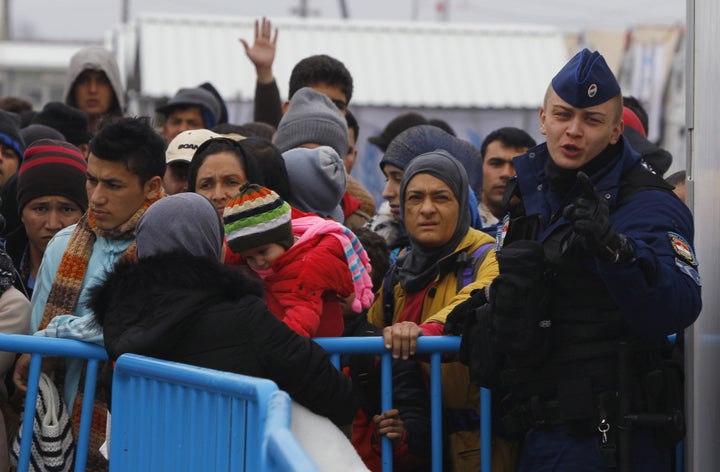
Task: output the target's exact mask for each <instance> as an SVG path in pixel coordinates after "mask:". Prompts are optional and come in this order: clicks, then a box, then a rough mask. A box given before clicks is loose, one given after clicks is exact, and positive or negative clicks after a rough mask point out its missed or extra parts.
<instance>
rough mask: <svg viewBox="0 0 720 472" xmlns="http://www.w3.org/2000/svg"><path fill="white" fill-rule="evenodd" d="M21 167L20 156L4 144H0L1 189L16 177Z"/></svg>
mask: <svg viewBox="0 0 720 472" xmlns="http://www.w3.org/2000/svg"><path fill="white" fill-rule="evenodd" d="M19 167H20V156H18V155H17V154H16V153H15V151H14V150H13V149H11V148H9V147H7V146H5V145H4V144H0V187H2V186H3V185H5V182H7V181H8V180H9V179H10V177H12V176H13V175H15V173H16V172H17V171H18V168H19Z"/></svg>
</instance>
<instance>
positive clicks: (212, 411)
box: [0, 333, 316, 472]
mask: <svg viewBox="0 0 720 472" xmlns="http://www.w3.org/2000/svg"><path fill="white" fill-rule="evenodd" d="M0 351H7V352H20V353H29V354H31V362H30V369H29V375H28V391H27V395H26V398H25V412H26V413H25V414H24V417H23V424H22V426H21V427H22V441H21V445H20V454H19V458H18V468H17V470H18V471H20V472H25V471H27V470H28V468H29V464H30V453H31V441H32V438H33V434H32V431H33V419H34V416H35V405H36V401H37V394H38V384H39V380H40V371H41V365H42V359H43V357H47V356H60V357H72V358H79V359H86V360H87V365H86V369H85V372H86V374H85V375H86V382H85V389H84V398H83V404H82V412H81V421H80V429H79V433H78V438H77V450H76V454H75V471H77V472H80V471H84V470H85V466H86V464H87V453H88V444H89V439H90V426H91V416H92V404H93V401H94V397H95V385H96V381H97V370H98V364H99V362H100V361H104V360H106V359H107V353H106V351H105V349H104V348H102V347H100V346H97V345H94V344H89V343H85V342H82V341H75V340H69V339H57V338H45V337H38V336H27V335H18V334H3V333H0ZM118 366H119V368H118ZM118 372H119V373H120V375H121V376H122V378H120V379H118V378H117V377H116V378H115V381H114V382H113V409H114V408H115V407H116V405H117V406H118V408H119V411H114V419H113V421H112V426H111V438H112V437H115V439H116V441H113V440H112V439H111V441H110V448H111V457H112V455H113V454H115V457H117V458H118V460H117V461H116V460H115V459H113V460H112V461H111V470H113V471H119V470H132V471H135V470H150V469H152V470H178V468H176V467H174V466H173V464H175V465H177V461H178V460H180V461H182V460H183V459H182V457H181V456H182V455H183V454H185V458H186V459H187V460H185V461H184V462H182V467H181V468H182V469H184V470H220V469H219V468H217V467H215V466H213V467H211V468H208V466H209V464H208V463H204V464H203V466H201V467H188V464H191V463H192V462H191V459H190V457H195V458H197V457H198V456H201V455H202V454H201V452H204V451H201V450H200V444H199V443H197V442H192V441H189V442H188V441H176V442H175V443H174V446H172V447H171V446H168V447H167V450H162V451H155V452H159V453H160V454H161V455H163V457H164V459H163V460H166V459H167V460H166V462H164V463H163V462H162V461H160V462H152V463H153V465H154V467H147V465H148V463H145V464H143V465H142V466H139V465H138V463H137V462H136V463H129V462H128V461H127V460H125V459H127V456H128V454H127V452H126V453H125V454H123V453H119V452H118V449H122V447H123V444H126V443H125V440H127V439H128V435H132V436H134V437H132V438H131V439H133V440H135V441H137V440H139V441H140V442H139V443H136V444H137V445H138V446H140V447H139V449H142V446H146V445H148V444H150V441H151V439H150V438H153V437H155V436H156V435H157V434H159V433H160V430H162V431H163V433H167V434H172V433H173V432H175V433H178V432H183V431H184V432H195V431H193V430H192V429H190V428H188V425H187V424H186V423H185V424H183V425H182V426H180V424H179V423H178V421H181V420H180V416H181V415H180V413H181V412H180V411H178V410H177V409H176V410H172V408H173V407H174V406H175V407H178V408H180V406H178V405H180V404H182V403H183V402H186V401H189V402H191V403H192V402H193V401H195V400H197V399H198V398H202V400H201V401H199V402H196V403H195V404H196V406H197V405H199V408H194V409H193V412H192V413H194V414H196V415H199V416H202V415H203V414H205V419H206V420H207V421H208V422H209V423H212V424H211V425H209V426H208V428H205V430H204V431H207V430H208V429H213V428H215V430H214V432H215V433H216V434H214V436H213V439H212V440H213V441H217V440H218V437H219V435H222V434H225V435H226V436H227V435H231V436H232V437H227V438H225V442H224V444H225V446H227V447H224V450H222V451H220V450H218V448H217V447H216V446H213V447H214V448H215V449H214V450H215V451H217V457H216V459H217V460H218V461H219V462H223V463H226V464H228V467H227V469H226V470H251V471H255V470H257V471H314V470H316V468H315V466H314V465H313V463H312V461H311V460H310V458H309V457H308V456H307V453H306V452H305V450H304V449H303V448H302V447H301V446H300V445H299V443H298V442H297V440H296V438H295V436H294V435H293V434H292V432H291V431H290V429H289V425H290V399H289V397H288V395H287V394H286V393H285V392H283V391H280V390H278V389H277V386H276V385H275V384H274V383H273V382H271V381H269V380H266V379H256V378H252V377H247V376H243V375H240V374H233V373H228V372H220V371H214V370H211V369H203V368H200V367H194V366H188V365H184V364H178V363H173V362H167V361H161V360H158V359H152V358H147V357H143V356H137V355H132V354H128V355H125V356H121V358H120V359H119V360H118V363H117V364H116V375H118ZM118 380H119V382H117V381H118ZM160 383H164V385H162V386H161V385H159V384H160ZM151 384H154V385H155V387H157V389H156V390H155V393H156V396H153V395H152V394H151V393H148V392H152V387H150V388H149V389H148V388H145V387H149V386H150V385H151ZM173 387H177V388H175V389H174V391H173V392H172V394H170V393H171V390H173ZM193 388H194V391H192V392H191V391H190V390H192V389H193ZM133 391H135V393H137V392H141V395H140V397H138V396H135V397H131V393H132V392H133ZM158 392H160V393H158ZM143 393H148V396H143ZM166 394H167V395H166ZM213 395H215V396H216V397H217V398H215V399H211V397H212V396H213ZM238 398H240V399H245V400H247V399H249V400H250V401H249V402H246V404H245V405H241V404H240V400H238ZM119 399H124V400H128V401H130V403H127V402H121V401H118V400H119ZM158 400H159V401H161V402H162V403H161V407H162V408H160V409H161V410H162V411H161V412H159V413H160V416H153V417H152V420H153V421H151V423H152V424H147V423H146V424H145V428H144V429H143V430H142V431H140V430H138V429H133V427H134V426H137V423H136V424H135V425H134V426H133V425H128V424H127V422H128V421H132V420H133V419H137V418H138V417H141V416H145V417H146V418H149V416H148V412H149V409H148V408H147V405H146V406H145V410H144V411H143V412H142V414H139V413H140V409H142V408H143V403H145V402H148V403H149V402H150V401H153V402H155V406H156V407H157V406H158V403H157V402H158ZM215 400H217V401H215ZM254 400H257V401H254ZM185 407H187V404H185ZM202 408H206V409H205V410H204V411H203V410H202ZM223 408H225V410H224V411H223ZM150 409H152V407H151V408H150ZM228 411H232V413H228ZM226 413H228V414H226ZM243 417H245V418H246V419H247V420H248V421H249V423H246V424H242V423H241V420H242V418H243ZM173 421H174V422H173ZM218 424H219V425H220V427H217V426H218ZM226 426H227V427H226ZM246 427H250V428H251V430H252V429H253V428H254V427H257V430H252V431H251V432H250V433H245V428H246ZM218 431H220V432H219V433H217V432H218ZM190 444H191V445H192V446H194V447H188V445H190ZM238 447H240V448H241V449H242V451H240V452H242V453H247V454H249V455H250V457H249V458H248V457H244V458H243V460H244V461H245V463H241V462H240V461H239V460H235V459H236V458H238V457H241V456H242V454H234V452H235V451H236V449H237V448H238ZM134 453H135V454H137V453H138V452H137V451H135V452H134ZM231 456H232V458H231ZM169 457H172V458H173V460H169V459H168V458H169ZM147 460H148V462H151V461H152V460H153V459H150V458H148V459H147Z"/></svg>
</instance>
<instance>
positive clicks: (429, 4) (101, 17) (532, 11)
mask: <svg viewBox="0 0 720 472" xmlns="http://www.w3.org/2000/svg"><path fill="white" fill-rule="evenodd" d="M2 1H8V2H10V17H11V27H10V28H11V29H10V34H11V39H54V40H58V39H59V40H74V39H79V40H100V39H102V37H103V34H104V33H105V32H107V31H109V30H111V29H112V28H113V27H114V26H115V25H117V24H119V23H121V21H122V17H123V5H124V4H125V3H126V4H127V11H128V17H129V18H130V19H132V18H135V17H137V16H138V15H140V14H142V13H186V14H194V15H198V14H211V15H233V16H251V17H257V16H261V15H266V16H269V17H270V18H271V19H272V18H277V17H284V16H296V12H297V10H298V9H299V7H300V6H301V5H302V4H303V3H305V4H306V5H307V9H308V10H309V12H310V14H311V15H313V16H320V17H327V18H341V17H342V12H341V7H340V5H341V2H340V1H339V0H305V1H304V2H303V1H302V0H0V2H2ZM344 3H345V4H346V5H347V11H348V14H349V16H350V18H355V19H364V20H373V19H376V20H380V19H383V20H399V21H411V20H421V21H439V20H441V19H442V18H447V19H448V21H453V22H460V21H469V22H477V23H493V24H498V23H500V24H502V23H508V24H510V23H535V24H546V25H556V26H558V27H560V28H562V29H564V30H582V29H587V28H621V29H624V28H628V27H632V26H633V25H635V24H677V23H683V22H684V20H685V9H686V6H685V0H446V1H445V2H442V1H441V0H345V2H344ZM442 3H446V4H447V5H448V8H447V11H446V12H445V13H442V9H441V8H439V4H442Z"/></svg>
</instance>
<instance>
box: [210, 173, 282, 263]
mask: <svg viewBox="0 0 720 472" xmlns="http://www.w3.org/2000/svg"><path fill="white" fill-rule="evenodd" d="M223 224H224V226H225V235H226V236H227V243H228V246H229V247H230V249H231V250H232V251H233V252H240V251H244V250H246V249H252V248H256V247H259V246H263V245H265V244H271V243H276V244H280V245H281V246H283V247H284V248H285V249H288V248H289V247H290V246H292V245H293V241H294V236H293V232H292V222H291V220H290V205H288V203H287V202H285V201H284V200H283V199H282V198H280V196H278V194H277V193H275V192H273V191H272V190H270V189H269V188H266V187H262V186H260V185H257V184H251V183H246V184H245V185H243V186H242V187H241V188H240V193H239V194H237V195H236V196H235V198H233V199H232V200H230V201H229V202H228V203H227V205H225V211H224V212H223Z"/></svg>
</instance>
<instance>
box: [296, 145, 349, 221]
mask: <svg viewBox="0 0 720 472" xmlns="http://www.w3.org/2000/svg"><path fill="white" fill-rule="evenodd" d="M282 156H283V159H284V160H285V167H286V168H287V173H288V178H289V179H290V193H291V195H292V199H291V200H290V204H291V205H292V206H294V207H295V208H297V209H299V210H302V211H308V212H312V213H315V214H317V215H320V216H322V217H323V218H332V219H334V220H335V221H338V222H340V223H342V222H343V220H344V218H343V212H342V209H341V208H340V201H341V200H342V197H343V194H345V190H346V188H347V174H346V173H345V166H344V165H343V161H342V159H341V158H340V156H338V154H337V153H336V152H335V150H334V149H333V148H331V147H329V146H320V147H317V148H315V149H307V148H295V149H291V150H289V151H286V152H284V153H283V155H282Z"/></svg>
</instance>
